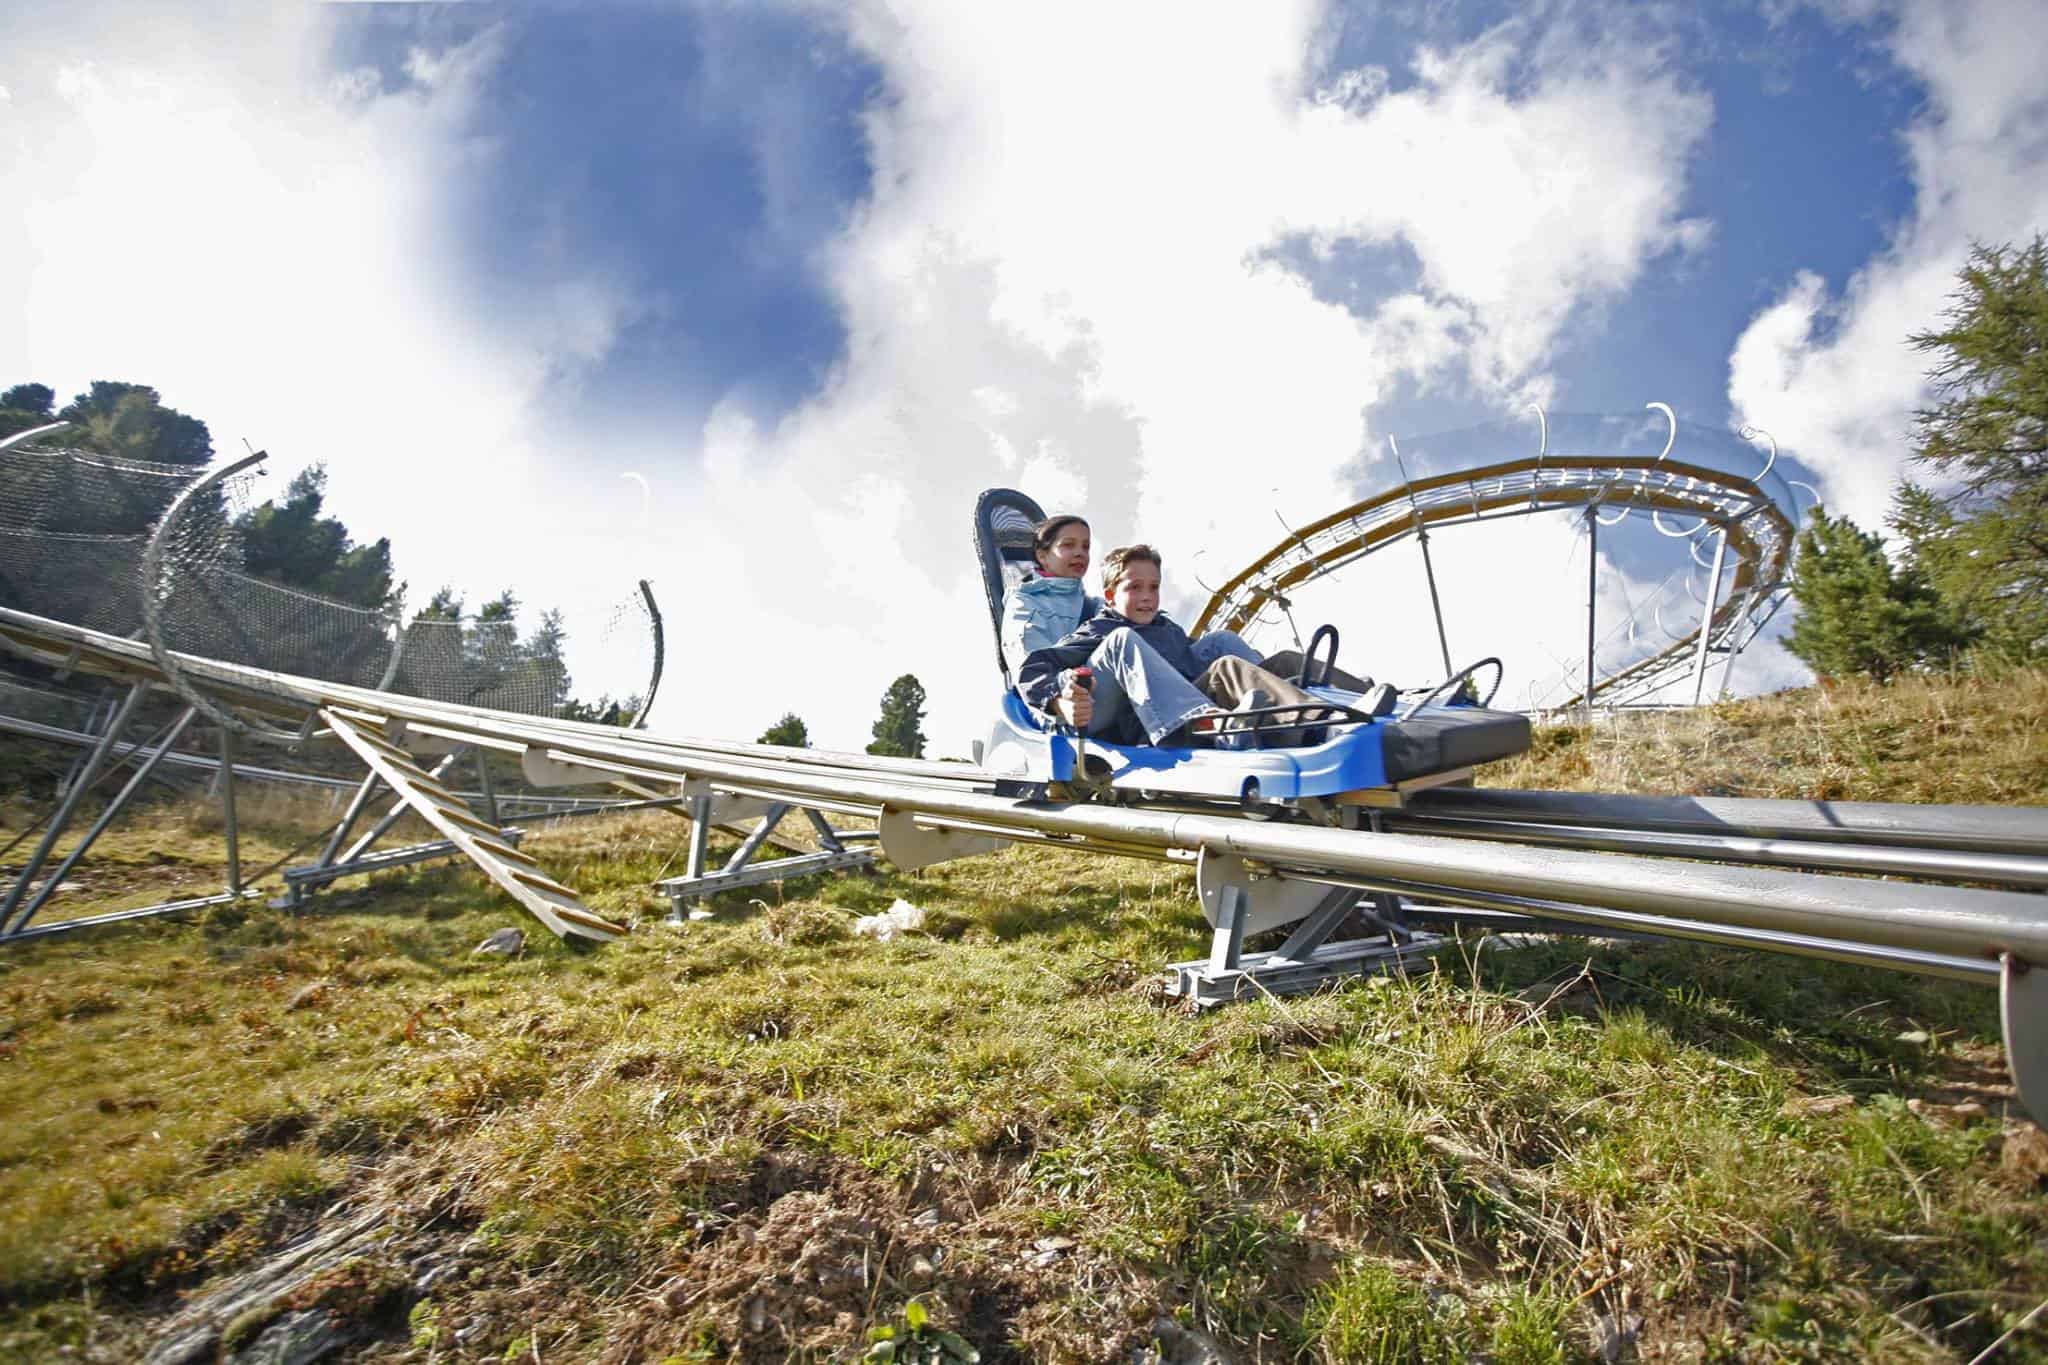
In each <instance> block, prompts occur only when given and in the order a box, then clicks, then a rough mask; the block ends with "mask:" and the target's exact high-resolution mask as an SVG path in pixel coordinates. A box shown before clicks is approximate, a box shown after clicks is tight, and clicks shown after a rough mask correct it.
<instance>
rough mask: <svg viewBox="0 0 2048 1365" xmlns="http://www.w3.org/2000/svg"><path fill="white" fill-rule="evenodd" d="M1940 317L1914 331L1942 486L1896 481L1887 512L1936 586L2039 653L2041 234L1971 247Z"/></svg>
mask: <svg viewBox="0 0 2048 1365" xmlns="http://www.w3.org/2000/svg"><path fill="white" fill-rule="evenodd" d="M1958 278H1959V281H1960V283H1959V287H1958V288H1957V290H1956V292H1955V293H1954V294H1953V295H1951V296H1950V306H1949V309H1948V312H1947V313H1946V314H1945V315H1944V319H1943V323H1944V325H1943V326H1941V327H1939V328H1937V329H1935V330H1933V331H1928V332H1920V333H1917V334H1915V335H1914V336H1913V338H1912V343H1913V345H1914V346H1915V347H1916V348H1918V349H1919V350H1922V351H1926V352H1929V353H1930V354H1933V355H1935V356H1936V357H1938V360H1937V363H1936V364H1935V366H1934V368H1933V369H1932V370H1930V371H1929V372H1928V373H1929V378H1931V379H1932V380H1933V381H1934V383H1935V391H1936V394H1937V399H1938V401H1937V402H1936V403H1935V404H1934V406H1933V407H1930V408H1925V409H1923V410H1921V411H1920V412H1919V413H1918V414H1917V417H1916V428H1917V434H1918V446H1917V448H1916V450H1915V451H1914V459H1915V460H1916V461H1917V462H1918V463H1920V464H1922V465H1925V466H1927V467H1928V468H1930V469H1931V470H1933V471H1935V472H1936V474H1937V476H1938V478H1939V480H1940V482H1941V485H1942V487H1941V489H1940V490H1939V491H1937V490H1936V489H1932V488H1927V487H1923V486H1921V485H1919V484H1915V483H1907V484H1905V485H1904V486H1902V487H1901V488H1900V489H1899V491H1898V494H1897V496H1896V498H1895V500H1894V504H1893V508H1892V515H1891V523H1892V525H1893V526H1894V527H1895V528H1896V529H1897V530H1898V531H1899V532H1900V533H1901V534H1902V535H1904V536H1905V538H1906V543H1907V547H1908V553H1909V555H1910V557H1911V559H1912V561H1913V562H1914V563H1915V565H1916V566H1918V567H1919V568H1921V569H1922V570H1923V571H1924V572H1925V573H1926V575H1927V577H1928V579H1929V580H1930V581H1931V582H1932V583H1933V585H1934V586H1935V588H1936V589H1937V590H1938V591H1939V592H1940V593H1941V594H1942V596H1943V597H1944V598H1946V599H1948V600H1949V601H1950V602H1951V603H1952V604H1953V605H1954V606H1955V607H1956V608H1957V609H1958V610H1960V611H1961V612H1963V613H1965V614H1966V615H1967V616H1968V617H1969V618H1970V619H1971V620H1972V621H1973V622H1975V623H1976V624H1977V625H1978V627H1979V628H1980V629H1981V631H1982V633H1983V635H1984V637H1985V640H1986V642H1987V643H1988V644H1989V645H1991V647H1993V648H1995V649H1998V650H1999V651H2001V652H2002V653H2006V654H2009V655H2014V656H2017V657H2021V658H2038V657H2041V656H2043V655H2044V654H2048V239H2044V238H2043V237H2042V236H2039V235H2037V236H2036V237H2035V238H2034V240H2033V241H2032V242H2031V243H2029V244H2028V245H2026V246H2025V247H2018V248H2015V247H2010V246H2006V247H1985V246H1978V247H1975V248H1974V249H1972V251H1971V253H1970V259H1969V262H1968V264H1967V265H1965V266H1964V267H1963V270H1962V271H1961V273H1960V275H1959V277H1958Z"/></svg>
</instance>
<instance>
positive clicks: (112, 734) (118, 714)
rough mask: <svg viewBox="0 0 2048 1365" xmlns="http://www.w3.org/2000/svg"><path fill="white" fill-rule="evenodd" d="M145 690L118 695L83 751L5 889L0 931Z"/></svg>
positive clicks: (5, 928) (7, 926)
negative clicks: (38, 836) (39, 835)
mask: <svg viewBox="0 0 2048 1365" xmlns="http://www.w3.org/2000/svg"><path fill="white" fill-rule="evenodd" d="M148 690H149V684H148V683H136V684H135V685H134V686H133V687H131V688H129V689H128V695H127V696H125V697H123V698H122V699H121V704H120V706H118V707H117V708H115V711H114V715H113V718H112V719H111V720H109V721H108V722H107V728H106V730H105V731H104V732H103V733H102V734H101V735H100V738H99V743H97V744H95V745H93V746H92V752H91V753H89V754H87V755H86V758H85V762H84V764H83V765H82V766H81V767H80V768H79V770H78V775H77V777H76V778H75V779H74V780H73V781H72V783H71V785H70V786H69V787H68V788H67V789H66V790H65V792H64V797H63V799H62V800H61V801H59V802H58V803H57V809H56V811H55V813H53V814H52V815H51V816H50V827H49V828H48V829H46V830H44V831H43V837H42V838H41V839H40V840H39V841H38V842H37V844H36V851H35V852H34V853H33V854H31V855H30V856H29V860H28V861H27V862H25V863H23V864H22V866H21V875H20V876H19V877H17V878H15V881H14V889H13V890H11V891H9V892H8V893H7V899H6V901H5V902H0V934H6V933H7V932H8V931H9V929H10V927H11V925H12V923H13V918H14V910H15V907H16V906H18V905H20V904H21V902H22V900H23V899H24V898H25V897H26V896H27V895H28V888H29V884H30V883H32V882H33V881H35V879H36V873H38V872H40V871H42V868H43V863H44V862H45V861H46V860H47V859H48V858H49V856H50V850H51V849H53V848H55V847H56V846H57V840H58V839H60V838H62V837H63V834H64V829H65V827H66V826H67V825H69V824H70V823H71V817H72V816H73V815H74V814H76V813H77V811H78V803H79V802H81V801H83V800H84V799H85V793H86V791H87V790H88V789H89V788H90V787H91V786H92V783H93V779H94V778H96V777H98V776H99V772H100V768H101V766H102V765H103V764H105V763H106V761H107V755H108V754H110V753H112V752H113V749H114V744H115V742H116V741H117V740H119V739H120V737H121V732H122V731H123V730H125V729H127V728H128V718H129V717H130V716H132V715H134V714H135V706H136V703H138V702H140V701H141V700H142V694H143V693H144V692H146V691H148Z"/></svg>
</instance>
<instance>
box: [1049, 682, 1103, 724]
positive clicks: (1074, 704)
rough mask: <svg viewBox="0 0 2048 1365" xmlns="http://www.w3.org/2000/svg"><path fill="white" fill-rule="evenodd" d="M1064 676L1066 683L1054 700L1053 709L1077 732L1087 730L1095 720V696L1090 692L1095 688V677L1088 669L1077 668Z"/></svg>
mask: <svg viewBox="0 0 2048 1365" xmlns="http://www.w3.org/2000/svg"><path fill="white" fill-rule="evenodd" d="M1064 676H1065V679H1066V681H1065V684H1064V685H1063V686H1062V687H1061V688H1060V694H1059V696H1058V697H1056V698H1054V699H1053V709H1054V710H1055V711H1057V712H1059V716H1060V719H1061V720H1063V721H1065V722H1066V723H1067V724H1069V725H1071V726H1073V727H1074V728H1075V729H1076V730H1086V729H1087V728H1088V723H1089V722H1090V721H1092V720H1094V719H1095V695H1094V693H1093V692H1091V691H1090V690H1089V689H1090V688H1091V687H1093V686H1094V681H1095V679H1094V675H1093V674H1092V673H1091V672H1090V671H1089V670H1088V669H1085V668H1075V669H1069V670H1068V671H1067V672H1066V674H1065V675H1064Z"/></svg>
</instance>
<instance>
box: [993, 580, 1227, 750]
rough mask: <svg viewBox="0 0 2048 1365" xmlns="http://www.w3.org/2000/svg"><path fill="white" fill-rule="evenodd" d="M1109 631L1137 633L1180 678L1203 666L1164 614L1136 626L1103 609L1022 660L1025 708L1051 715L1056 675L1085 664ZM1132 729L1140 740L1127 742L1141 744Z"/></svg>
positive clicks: (1020, 689) (1020, 688)
mask: <svg viewBox="0 0 2048 1365" xmlns="http://www.w3.org/2000/svg"><path fill="white" fill-rule="evenodd" d="M1113 630H1129V631H1135V632H1137V635H1138V638H1139V639H1141V640H1143V641H1144V642H1145V643H1146V644H1148V645H1150V646H1152V648H1153V649H1154V650H1155V651H1157V653H1158V654H1159V657H1160V658H1162V659H1164V660H1166V662H1167V663H1169V664H1171V665H1173V667H1174V669H1175V671H1177V672H1178V673H1179V674H1180V675H1181V676H1182V677H1183V678H1187V679H1189V680H1190V681H1192V680H1193V679H1195V678H1199V677H1201V676H1202V667H1203V665H1202V662H1201V661H1200V660H1199V659H1197V658H1196V657H1195V651H1194V650H1193V648H1191V647H1190V646H1189V644H1188V633H1187V632H1186V631H1184V630H1182V629H1181V628H1180V627H1179V626H1177V625H1175V624H1174V623H1173V620H1172V619H1171V618H1170V617H1168V616H1167V615H1166V613H1165V612H1161V613H1160V614H1159V615H1157V616H1155V617H1153V618H1152V619H1151V621H1150V622H1148V623H1147V624H1145V625H1142V626H1140V625H1136V624H1134V623H1132V622H1131V621H1130V620H1128V619H1127V618H1125V617H1123V616H1120V615H1118V614H1117V613H1116V612H1115V611H1113V610H1111V609H1110V608H1108V607H1104V608H1103V609H1102V610H1101V611H1100V612H1098V613H1097V614H1096V615H1094V616H1092V617H1090V618H1089V619H1088V620H1086V621H1083V622H1082V623H1081V625H1080V627H1079V628H1078V629H1076V630H1075V631H1074V632H1073V633H1072V634H1071V635H1067V636H1064V637H1062V638H1061V640H1060V642H1059V643H1058V644H1056V645H1051V646H1049V647H1047V648H1045V649H1036V650H1033V651H1032V652H1031V653H1030V654H1029V655H1027V656H1026V657H1025V660H1024V666H1023V667H1022V668H1020V669H1018V670H1017V695H1018V696H1020V697H1022V698H1023V699H1024V703H1025V705H1027V706H1030V707H1032V708H1033V709H1034V710H1037V711H1040V712H1043V713H1044V714H1046V715H1051V714H1052V703H1053V699H1054V698H1056V697H1057V696H1059V694H1060V674H1062V673H1063V672H1065V671H1066V670H1067V669H1070V668H1079V667H1080V666H1081V665H1082V664H1085V663H1087V662H1088V660H1089V659H1090V658H1091V657H1092V656H1093V655H1094V653H1095V650H1096V648H1097V646H1099V645H1100V644H1101V643H1102V641H1103V639H1104V637H1106V636H1107V635H1108V634H1109V633H1110V632H1111V631H1113ZM1132 729H1133V730H1134V731H1135V732H1136V733H1137V734H1138V735H1139V736H1140V737H1139V738H1138V739H1135V740H1132V741H1129V742H1131V743H1136V744H1143V743H1144V742H1145V740H1144V739H1143V737H1142V736H1143V733H1144V732H1143V730H1142V729H1139V728H1138V727H1137V726H1136V725H1135V722H1134V723H1133V726H1132ZM1106 738H1108V739H1110V740H1111V741H1112V742H1117V743H1121V742H1124V741H1121V740H1118V739H1117V737H1116V736H1114V735H1110V736H1106Z"/></svg>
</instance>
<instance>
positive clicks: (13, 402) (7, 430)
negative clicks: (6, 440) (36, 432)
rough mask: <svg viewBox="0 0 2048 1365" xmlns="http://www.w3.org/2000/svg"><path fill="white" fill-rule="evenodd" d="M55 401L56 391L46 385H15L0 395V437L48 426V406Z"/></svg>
mask: <svg viewBox="0 0 2048 1365" xmlns="http://www.w3.org/2000/svg"><path fill="white" fill-rule="evenodd" d="M56 401H57V391H56V390H55V389H53V388H51V387H50V386H49V385H48V384H16V385H15V386H14V387H13V388H10V389H9V390H7V392H5V393H0V436H12V435H13V434H14V433H15V432H17V431H27V430H28V429H29V428H30V427H41V426H48V425H49V423H50V405H51V404H53V403H55V402H56Z"/></svg>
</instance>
